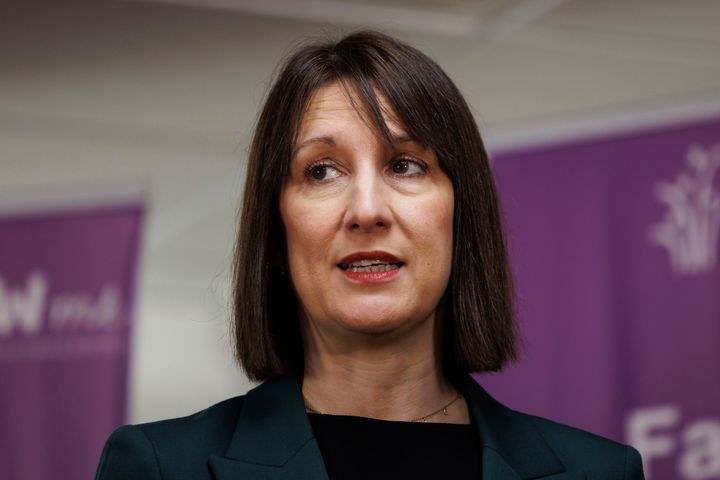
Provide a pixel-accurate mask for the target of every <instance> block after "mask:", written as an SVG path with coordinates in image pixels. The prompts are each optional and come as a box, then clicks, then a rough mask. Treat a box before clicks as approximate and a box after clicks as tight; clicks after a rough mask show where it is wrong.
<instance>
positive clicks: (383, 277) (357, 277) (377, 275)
mask: <svg viewBox="0 0 720 480" xmlns="http://www.w3.org/2000/svg"><path fill="white" fill-rule="evenodd" d="M402 268H403V267H400V268H394V269H392V270H388V271H387V272H352V271H350V270H343V269H342V268H340V267H338V269H339V270H340V273H342V274H343V275H345V277H346V278H349V279H350V280H352V281H354V282H358V283H383V282H387V281H389V280H391V279H393V278H395V277H396V276H397V275H398V274H399V273H400V270H402Z"/></svg>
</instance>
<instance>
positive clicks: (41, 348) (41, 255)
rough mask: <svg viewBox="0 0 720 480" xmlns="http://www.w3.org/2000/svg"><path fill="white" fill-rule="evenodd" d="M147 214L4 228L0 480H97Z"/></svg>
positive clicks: (116, 398) (34, 220)
mask: <svg viewBox="0 0 720 480" xmlns="http://www.w3.org/2000/svg"><path fill="white" fill-rule="evenodd" d="M141 220H142V208H141V207H140V206H138V205H130V206H114V207H103V208H100V207H98V208H94V209H87V210H83V211H77V210H75V211H67V212H61V213H57V212H56V213H47V214H38V213H34V214H28V215H23V216H19V215H15V216H7V215H5V216H3V217H0V478H2V479H8V480H10V479H12V480H50V479H53V480H78V479H86V478H92V477H93V474H94V471H95V467H96V465H97V459H98V458H99V456H100V451H101V449H102V445H103V442H104V441H105V439H106V438H107V436H108V434H109V433H110V432H111V431H112V430H113V429H114V428H115V427H117V426H119V425H121V424H122V423H124V422H125V420H126V417H125V410H126V397H127V377H128V341H129V334H130V326H131V324H132V316H133V294H134V291H135V274H136V263H137V257H138V237H139V231H140V225H141Z"/></svg>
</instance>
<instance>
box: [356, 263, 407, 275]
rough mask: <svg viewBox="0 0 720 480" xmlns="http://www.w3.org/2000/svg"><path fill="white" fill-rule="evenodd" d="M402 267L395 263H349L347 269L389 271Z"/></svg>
mask: <svg viewBox="0 0 720 480" xmlns="http://www.w3.org/2000/svg"><path fill="white" fill-rule="evenodd" d="M398 268H400V267H399V266H398V265H397V264H395V263H383V264H381V265H368V266H356V265H354V264H353V265H349V266H348V268H347V270H348V271H350V272H356V273H357V272H389V271H390V270H396V269H398Z"/></svg>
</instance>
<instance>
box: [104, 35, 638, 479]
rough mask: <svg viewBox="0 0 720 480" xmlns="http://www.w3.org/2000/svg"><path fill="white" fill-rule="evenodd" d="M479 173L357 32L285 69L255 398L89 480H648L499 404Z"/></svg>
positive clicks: (262, 195)
mask: <svg viewBox="0 0 720 480" xmlns="http://www.w3.org/2000/svg"><path fill="white" fill-rule="evenodd" d="M498 210H499V209H498V205H497V199H496V194H495V188H494V185H493V181H492V177H491V173H490V169H489V166H488V161H487V155H486V153H485V150H484V147H483V144H482V141H481V139H480V135H479V133H478V129H477V127H476V125H475V123H474V120H473V117H472V115H471V113H470V110H469V108H468V106H467V105H466V103H465V101H464V100H463V98H462V96H461V95H460V93H459V92H458V90H457V88H456V87H455V86H454V85H453V83H452V81H451V80H450V79H449V78H448V77H447V76H446V75H445V73H444V72H443V71H442V70H441V69H440V68H439V67H438V66H437V65H436V64H435V63H434V62H433V61H432V60H430V59H429V58H428V57H426V56H425V55H423V54H422V53H420V52H418V51H417V50H415V49H413V48H412V47H409V46H407V45H405V44H403V43H401V42H399V41H397V40H395V39H393V38H390V37H387V36H385V35H382V34H379V33H374V32H359V33H355V34H352V35H349V36H347V37H345V38H343V39H342V40H340V41H339V42H336V43H327V44H320V45H312V46H308V47H305V48H302V49H300V50H299V51H297V52H296V53H295V54H294V55H292V56H291V57H290V58H289V60H288V61H287V62H286V64H285V65H284V68H283V69H282V71H281V73H280V74H279V77H278V78H277V80H276V82H275V84H274V86H273V87H272V89H271V90H270V93H269V96H268V98H267V100H266V103H265V106H264V108H263V110H262V113H261V115H260V118H259V121H258V125H257V129H256V132H255V137H254V140H253V143H252V147H251V150H250V161H249V167H248V172H247V182H246V187H245V194H244V203H243V213H242V220H241V224H240V229H239V237H238V242H237V248H236V254H235V264H234V320H235V322H234V324H235V337H236V354H237V357H238V359H239V361H240V363H241V365H242V366H243V368H244V369H245V371H246V373H247V374H248V376H249V377H250V378H251V379H254V380H260V381H264V383H262V384H261V385H260V386H258V387H256V388H255V389H253V390H251V391H250V392H249V393H248V394H247V395H246V396H242V397H236V398H234V399H230V400H227V401H225V402H222V403H220V404H218V405H215V406H213V407H210V408H209V409H207V410H204V411H203V412H200V413H198V414H195V415H193V416H190V417H186V418H181V419H175V420H168V421H162V422H156V423H151V424H145V425H139V426H126V427H122V428H120V429H118V430H117V431H116V432H115V433H113V435H112V436H111V437H110V439H109V440H108V443H107V445H106V447H105V450H104V452H103V456H102V459H101V461H100V466H99V468H98V474H97V478H98V479H102V480H109V479H132V478H143V479H155V478H156V479H161V478H162V479H165V480H169V479H194V480H197V479H204V478H214V479H220V480H230V479H235V478H237V479H245V478H248V479H249V478H263V479H270V478H272V479H281V478H298V479H300V478H302V479H311V478H318V479H323V478H330V479H348V478H398V477H413V478H438V477H440V476H442V477H453V478H475V479H477V478H485V479H531V478H532V479H537V478H546V477H547V478H553V479H558V480H560V479H561V478H562V479H563V480H570V479H581V478H595V479H638V478H642V466H641V462H640V457H639V455H638V454H637V452H636V451H635V450H634V449H632V448H631V447H626V446H623V445H620V444H617V443H615V442H612V441H610V440H605V439H602V438H600V437H597V436H594V435H592V434H589V433H586V432H582V431H580V430H576V429H573V428H570V427H565V426H561V425H558V424H556V423H553V422H550V421H548V420H544V419H540V418H537V417H532V416H528V415H524V414H521V413H517V412H514V411H511V410H509V409H507V408H506V407H504V406H502V405H501V404H499V403H498V402H496V401H495V400H493V399H492V398H491V397H490V396H489V395H488V394H487V393H486V392H485V391H484V390H483V389H482V388H481V387H480V386H478V385H477V384H476V383H475V382H474V381H473V380H472V379H471V378H470V377H469V376H468V373H469V372H476V371H495V370H499V369H500V368H501V367H502V366H503V365H504V364H505V363H506V362H508V361H509V360H512V359H514V358H515V356H516V352H515V337H516V334H515V326H514V322H513V313H512V294H511V282H510V277H509V273H508V266H507V259H506V253H505V247H504V240H503V233H502V228H501V220H500V217H499V213H498Z"/></svg>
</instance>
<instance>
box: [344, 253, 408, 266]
mask: <svg viewBox="0 0 720 480" xmlns="http://www.w3.org/2000/svg"><path fill="white" fill-rule="evenodd" d="M358 260H380V261H382V262H386V263H402V262H401V261H400V259H399V258H397V257H396V256H395V255H392V254H390V253H388V252H383V251H382V250H373V251H371V252H355V253H351V254H350V255H348V256H346V257H344V258H343V259H342V260H340V264H343V263H345V264H349V263H352V262H356V261H358Z"/></svg>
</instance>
